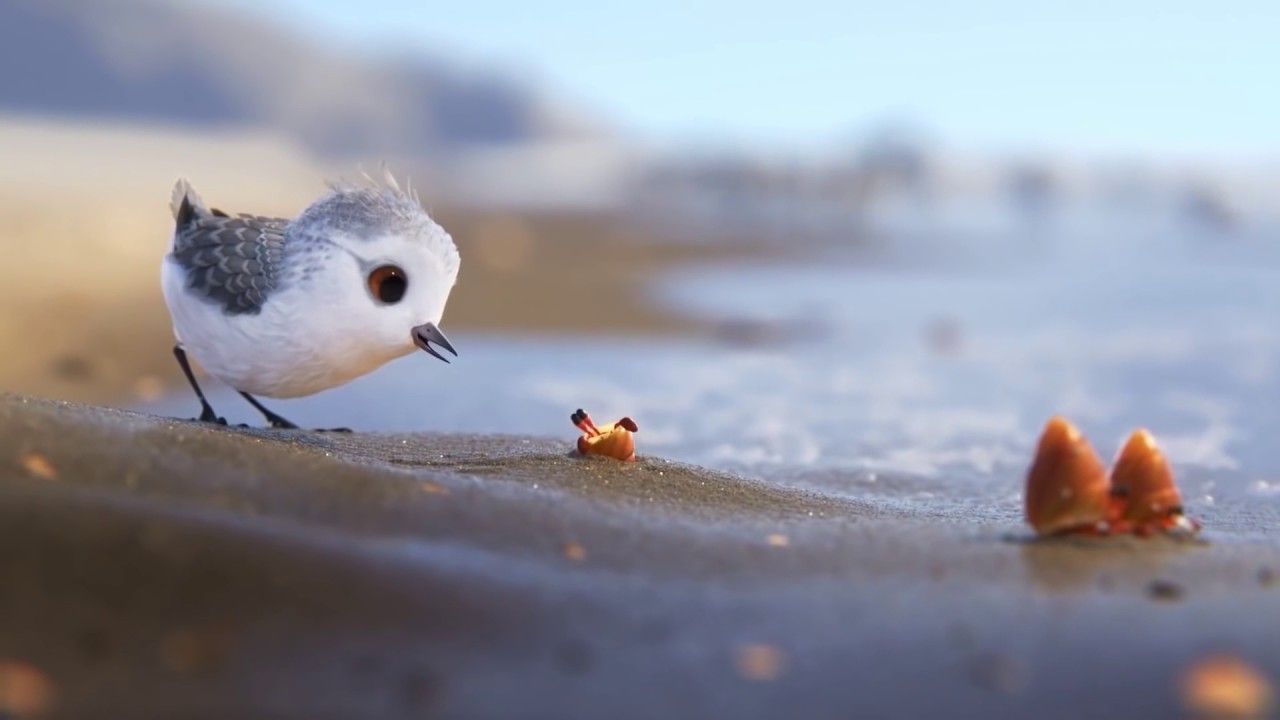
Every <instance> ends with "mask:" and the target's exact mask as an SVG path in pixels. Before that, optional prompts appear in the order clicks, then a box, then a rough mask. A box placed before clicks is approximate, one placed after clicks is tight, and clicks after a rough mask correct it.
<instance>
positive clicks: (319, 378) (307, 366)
mask: <svg viewBox="0 0 1280 720" xmlns="http://www.w3.org/2000/svg"><path fill="white" fill-rule="evenodd" d="M161 287H162V288H163V290H164V298H165V302H166V303H167V304H168V306H169V314H170V316H171V317H172V319H173V331H174V335H175V336H176V337H177V339H178V342H180V343H181V344H182V346H183V348H184V349H185V350H186V351H187V353H188V354H189V355H190V356H191V357H193V358H194V359H195V360H196V362H198V363H199V364H200V366H201V367H202V368H204V369H205V371H207V372H208V373H209V374H210V375H212V376H214V377H216V378H218V379H219V380H221V381H222V382H224V383H226V384H228V385H230V386H231V387H233V388H235V389H236V390H240V391H243V392H247V393H250V394H252V395H263V396H265V397H274V398H290V397H301V396H303V395H311V394H314V393H317V392H320V391H321V390H327V389H329V388H332V387H335V386H338V385H342V384H344V383H347V382H350V381H351V380H354V379H355V378H357V377H359V376H361V375H364V374H365V373H368V372H370V371H372V370H374V369H375V368H377V367H379V366H381V365H383V364H384V363H386V362H387V361H389V360H391V359H393V358H395V357H398V356H399V355H403V354H407V353H408V352H410V351H412V349H413V348H412V345H409V344H408V342H407V337H406V348H405V349H404V352H401V353H398V354H393V355H386V354H380V355H371V354H370V353H368V352H367V351H364V350H363V349H362V348H355V347H350V342H351V341H350V339H349V338H350V337H351V335H350V333H349V332H347V331H346V330H345V329H344V328H343V327H342V323H341V322H334V321H333V318H332V316H326V310H327V309H326V308H322V307H314V306H312V305H303V304H302V303H301V302H294V298H293V297H291V295H294V294H293V293H289V292H287V291H286V292H280V293H276V294H273V295H272V296H271V297H270V298H269V299H268V301H267V302H266V303H265V304H264V306H263V308H262V310H261V312H259V313H257V314H247V313H245V314H240V315H229V314H227V313H225V312H223V309H222V307H221V306H220V305H219V304H217V303H214V302H209V301H207V300H205V299H202V298H199V297H197V296H196V295H195V294H194V293H192V292H191V291H190V290H188V289H187V288H186V273H185V271H184V270H183V269H182V268H181V267H180V266H179V265H178V264H177V263H176V261H174V260H173V259H172V258H170V257H166V258H165V260H164V263H163V266H162V268H161ZM301 299H303V298H298V300H301ZM406 336H407V334H406Z"/></svg>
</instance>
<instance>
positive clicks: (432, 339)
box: [412, 323, 458, 362]
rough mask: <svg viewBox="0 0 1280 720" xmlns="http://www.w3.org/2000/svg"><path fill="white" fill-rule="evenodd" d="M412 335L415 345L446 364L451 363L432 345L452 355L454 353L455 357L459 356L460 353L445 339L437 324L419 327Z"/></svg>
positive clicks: (426, 324)
mask: <svg viewBox="0 0 1280 720" xmlns="http://www.w3.org/2000/svg"><path fill="white" fill-rule="evenodd" d="M412 334H413V344H414V345H417V346H418V347H420V348H422V349H423V350H424V351H426V352H427V353H430V354H431V355H434V356H436V357H438V358H440V359H441V360H444V361H445V362H449V359H448V358H446V357H445V356H443V355H441V354H440V353H438V352H436V349H435V348H433V347H431V343H435V344H437V345H439V346H440V347H442V348H444V349H445V350H448V351H449V352H450V353H453V356H454V357H457V356H458V351H457V350H454V349H453V344H452V343H450V342H449V338H447V337H445V336H444V333H442V332H440V328H438V327H436V324H435V323H425V324H422V325H419V326H417V327H415V328H414V329H413V330H412Z"/></svg>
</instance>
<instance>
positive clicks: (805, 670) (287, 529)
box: [0, 396, 1280, 718]
mask: <svg viewBox="0 0 1280 720" xmlns="http://www.w3.org/2000/svg"><path fill="white" fill-rule="evenodd" d="M643 449H644V448H643V445H641V452H642V455H643ZM892 481H893V479H892V478H891V477H890V478H885V480H884V482H885V483H892ZM0 533H2V534H3V537H0V568H3V573H4V580H3V582H2V583H0V661H3V660H10V661H14V660H16V661H20V662H22V663H25V664H28V665H30V666H33V667H35V668H38V669H39V670H40V671H41V672H43V673H45V674H46V675H47V677H48V679H49V680H50V681H51V682H52V687H53V694H52V698H53V699H52V702H54V703H56V705H55V706H54V707H55V710H56V713H55V716H57V717H76V718H94V717H103V718H124V717H154V716H182V717H210V718H214V717H260V716H272V717H308V718H317V717H352V716H362V717H423V716H427V717H431V716H441V717H475V716H489V717H495V716H496V717H557V718H568V717H602V716H606V715H607V716H610V717H622V718H628V717H637V718H639V717H644V718H649V717H657V716H677V717H779V716H795V717H841V718H845V717H866V716H886V715H893V716H906V717H938V716H942V715H947V716H968V717H1002V716H1010V717H1013V716H1027V715H1029V714H1031V713H1034V714H1035V715H1036V716H1038V717H1085V716H1087V717H1135V716H1138V717H1171V716H1177V715H1178V714H1179V713H1180V712H1181V704H1180V700H1179V690H1178V688H1179V685H1178V683H1179V678H1180V677H1181V675H1182V673H1183V672H1184V671H1185V670H1186V669H1187V668H1188V667H1189V666H1190V665H1191V664H1192V663H1193V662H1195V661H1196V660H1198V659H1200V658H1202V657H1204V656H1205V655H1206V654H1208V653H1211V652H1215V651H1227V652H1230V653H1233V654H1237V655H1239V656H1241V657H1243V658H1245V659H1246V660H1248V661H1249V662H1251V663H1252V664H1254V665H1255V666H1256V667H1258V668H1259V669H1261V670H1262V671H1263V672H1264V673H1267V674H1269V675H1270V676H1271V677H1272V678H1275V677H1277V675H1278V673H1280V643H1278V642H1277V640H1280V637H1277V630H1276V625H1275V617H1276V612H1277V610H1278V609H1280V584H1277V583H1276V582H1275V580H1274V579H1275V577H1276V575H1277V574H1278V573H1280V549H1277V547H1276V546H1275V543H1273V542H1242V541H1238V540H1232V539H1229V538H1228V539H1220V538H1215V537H1214V535H1213V532H1212V528H1210V530H1209V532H1208V533H1207V535H1206V538H1207V541H1206V542H1204V543H1194V544H1177V543H1171V542H1166V541H1159V540H1149V541H1143V540H1117V541H1072V542H1061V541H1057V542H1033V541H1030V540H1028V538H1027V534H1026V532H1025V530H1024V529H1023V528H1022V527H1020V526H1019V525H1018V524H1016V523H1012V522H1011V523H1009V524H1000V523H992V522H989V521H988V522H970V521H966V519H965V518H962V517H954V518H937V517H920V516H915V515H913V514H912V513H911V512H910V511H909V510H903V509H901V506H895V505H893V504H887V503H883V502H879V501H876V500H873V499H868V500H866V501H860V500H857V499H852V500H851V499H847V498H845V499H840V498H834V497H828V496H825V495H823V494H820V493H816V492H812V491H804V490H798V489H790V488H787V487H783V486H778V485H775V484H769V483H765V482H760V481H755V480H752V479H749V478H742V477H736V476H731V475H725V474H721V473H716V472H710V471H707V470H703V469H699V468H695V467H689V466H684V465H679V464H675V463H670V462H665V461H662V460H660V459H656V458H643V457H642V461H641V462H639V463H635V464H630V465H627V464H620V463H613V462H610V461H606V460H594V459H592V460H584V459H579V458H575V457H572V456H571V454H570V444H569V442H568V439H567V438H566V439H565V440H559V439H542V438H526V437H509V436H473V435H433V434H426V435H365V434H355V435H339V434H316V433H291V432H284V431H270V430H258V429H236V428H230V429H227V428H213V427H206V426H201V425H199V424H196V423H191V422H186V421H175V420H168V419H162V418H155V417H149V416H144V415H137V414H131V413H126V412H121V411H116V410H108V409H102V408H93V407H86V406H80V405H74V404H64V403H54V402H48V401H42V400H34V399H25V398H21V397H15V396H9V397H6V398H4V399H3V401H0Z"/></svg>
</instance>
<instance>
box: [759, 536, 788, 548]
mask: <svg viewBox="0 0 1280 720" xmlns="http://www.w3.org/2000/svg"><path fill="white" fill-rule="evenodd" d="M764 540H765V542H767V543H769V547H787V546H788V545H790V544H791V539H790V538H788V537H787V536H786V535H783V534H782V533H771V534H770V535H768V536H767V537H765V539H764Z"/></svg>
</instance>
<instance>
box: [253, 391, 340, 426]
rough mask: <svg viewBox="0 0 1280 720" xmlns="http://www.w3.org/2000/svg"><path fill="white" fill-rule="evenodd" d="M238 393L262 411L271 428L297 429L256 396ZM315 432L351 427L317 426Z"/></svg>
mask: <svg viewBox="0 0 1280 720" xmlns="http://www.w3.org/2000/svg"><path fill="white" fill-rule="evenodd" d="M240 395H241V397H243V398H244V399H245V400H248V401H249V404H250V405H252V406H254V407H255V408H257V409H258V412H260V413H262V417H264V418H266V420H267V422H268V423H269V424H270V425H271V427H273V428H280V429H282V430H297V429H298V426H297V425H295V424H293V423H291V422H289V421H288V420H286V419H284V418H282V417H280V416H279V415H277V414H275V413H273V412H271V411H270V410H268V409H267V408H266V407H264V406H263V404H262V403H260V402H258V399H257V398H255V397H254V396H252V395H250V394H249V393H247V392H242V393H240ZM316 432H351V428H317V429H316Z"/></svg>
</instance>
